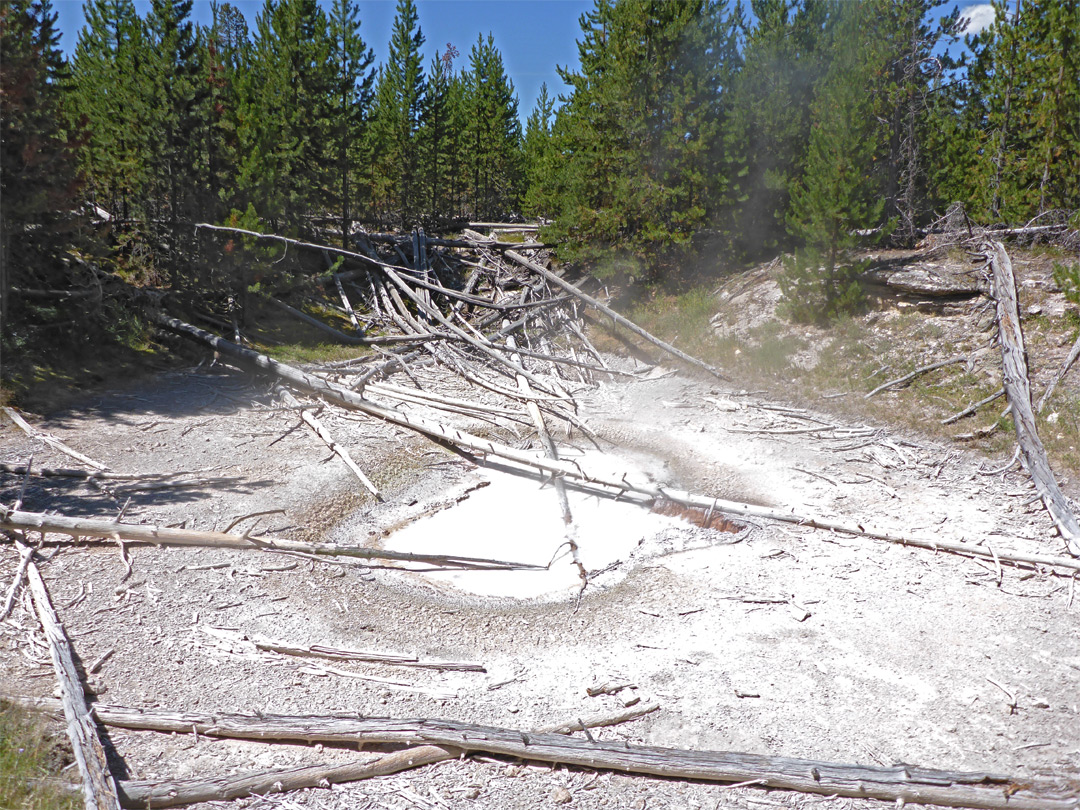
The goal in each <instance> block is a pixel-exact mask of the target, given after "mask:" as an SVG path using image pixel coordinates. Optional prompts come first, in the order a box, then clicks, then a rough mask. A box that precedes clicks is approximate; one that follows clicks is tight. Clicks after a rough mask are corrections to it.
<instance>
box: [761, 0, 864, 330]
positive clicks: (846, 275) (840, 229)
mask: <svg viewBox="0 0 1080 810" xmlns="http://www.w3.org/2000/svg"><path fill="white" fill-rule="evenodd" d="M839 16H840V22H839V29H838V32H837V39H836V47H835V53H834V55H833V58H832V60H831V64H830V66H829V70H828V73H827V74H826V75H825V77H824V78H823V80H822V82H821V85H820V87H819V88H818V90H817V93H816V95H815V98H814V102H813V105H812V107H811V121H812V124H811V131H810V143H809V146H808V149H807V157H806V163H805V166H804V171H803V174H802V177H801V179H800V180H799V182H798V183H796V184H794V185H793V187H792V193H791V211H790V214H789V215H788V222H789V225H790V227H791V230H792V231H793V233H794V234H795V235H796V236H798V237H801V239H802V240H803V241H804V243H805V244H806V246H807V247H806V249H805V250H803V251H800V252H799V253H798V254H797V255H796V257H795V258H794V259H793V260H789V261H788V263H787V264H786V267H785V272H784V274H783V275H782V276H781V278H780V287H781V290H782V292H783V294H784V297H785V298H786V299H787V305H788V310H789V312H790V313H791V314H792V315H793V316H795V318H796V319H798V320H818V319H826V318H831V317H835V316H837V315H839V314H842V313H844V312H850V311H851V310H853V309H854V308H855V306H857V305H858V303H859V301H860V300H861V297H862V293H861V288H860V286H859V282H858V278H857V276H858V273H859V272H860V271H861V269H862V267H861V266H860V265H858V264H851V263H850V262H848V261H847V258H848V257H847V255H846V253H847V252H848V250H849V249H850V248H851V247H853V246H854V244H855V239H856V237H855V236H854V232H855V230H856V229H859V228H865V227H866V226H867V225H874V224H877V223H878V221H879V219H880V217H881V212H882V208H883V205H884V200H883V199H882V198H881V195H880V193H879V191H878V189H877V187H876V184H875V183H874V181H873V178H872V176H871V167H872V164H873V158H874V153H875V151H876V148H875V147H876V144H875V137H874V120H875V119H874V118H873V116H871V115H870V112H871V109H872V107H871V105H872V101H873V99H872V96H870V95H869V94H867V92H866V88H867V87H868V86H872V82H873V80H874V78H875V76H877V75H880V60H879V58H878V55H877V54H876V53H875V51H876V49H877V43H876V42H875V41H874V39H873V38H872V37H867V36H866V32H867V26H868V25H870V24H872V22H873V18H874V16H875V10H874V9H873V8H872V6H871V5H870V4H855V3H852V4H849V5H846V6H842V7H841V9H840V14H839Z"/></svg>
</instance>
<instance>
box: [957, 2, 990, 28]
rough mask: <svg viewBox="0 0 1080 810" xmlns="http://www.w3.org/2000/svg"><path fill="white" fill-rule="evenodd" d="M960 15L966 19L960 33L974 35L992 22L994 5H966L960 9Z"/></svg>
mask: <svg viewBox="0 0 1080 810" xmlns="http://www.w3.org/2000/svg"><path fill="white" fill-rule="evenodd" d="M960 16H961V17H963V18H964V19H966V20H967V21H968V24H967V25H966V26H965V27H964V30H963V31H961V32H960V33H962V34H972V35H974V34H977V33H979V32H980V31H982V30H984V29H986V28H989V27H990V26H991V25H992V24H993V22H994V7H993V6H992V5H990V4H989V3H979V4H978V5H974V6H967V7H966V8H964V9H962V10H961V11H960Z"/></svg>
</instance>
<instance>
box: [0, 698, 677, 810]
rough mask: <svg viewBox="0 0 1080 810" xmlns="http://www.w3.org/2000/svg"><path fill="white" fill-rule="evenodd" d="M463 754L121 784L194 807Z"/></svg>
mask: <svg viewBox="0 0 1080 810" xmlns="http://www.w3.org/2000/svg"><path fill="white" fill-rule="evenodd" d="M3 699H4V700H7V701H8V702H11V703H15V704H16V705H21V706H24V707H25V708H29V709H33V710H38V711H47V712H53V713H55V712H56V711H58V710H59V705H58V701H54V700H50V699H48V698H43V699H37V700H35V699H25V698H12V697H5V698H3ZM659 708H660V707H659V705H657V704H655V703H651V704H648V705H644V706H635V707H634V708H632V709H628V710H626V711H622V712H619V713H617V714H614V715H594V716H592V717H587V718H585V719H584V720H573V721H570V722H567V723H560V724H558V725H555V726H547V727H545V728H541V729H538V731H540V732H546V733H550V734H572V733H573V732H575V731H581V730H584V729H586V728H601V727H605V726H615V725H619V724H621V723H627V722H629V721H631V720H636V719H638V718H639V717H644V716H645V715H647V714H651V713H653V712H655V711H657V710H659ZM98 709H99V712H98V714H97V716H98V720H99V722H102V723H104V724H105V725H108V724H109V721H108V720H107V719H102V717H103V716H106V717H107V716H108V714H109V712H110V708H109V707H105V706H102V707H98ZM461 755H462V751H461V750H460V749H458V748H452V747H445V746H434V745H422V746H415V747H411V748H406V749H404V750H401V751H395V752H393V753H391V754H387V755H385V756H382V757H379V758H378V759H377V760H374V761H365V762H350V763H347V764H345V765H338V766H322V765H315V766H308V767H301V768H290V769H288V770H281V771H269V772H261V773H248V774H241V775H239V776H227V777H220V778H217V779H185V780H179V781H173V782H160V781H155V782H147V781H144V782H125V783H122V784H121V786H120V789H121V795H122V798H123V802H124V806H125V807H132V808H145V807H176V806H179V805H182V804H195V803H197V802H205V801H223V800H228V799H238V798H244V797H247V796H252V795H264V794H270V793H285V792H288V791H291V790H300V789H303V788H310V787H321V786H325V785H327V784H340V783H342V782H357V781H360V780H362V779H370V778H372V777H376V776H388V775H389V774H392V773H398V772H400V771H403V770H409V769H412V768H419V767H423V766H424V765H432V764H434V763H437V762H444V761H446V760H448V759H456V758H457V757H459V756H461Z"/></svg>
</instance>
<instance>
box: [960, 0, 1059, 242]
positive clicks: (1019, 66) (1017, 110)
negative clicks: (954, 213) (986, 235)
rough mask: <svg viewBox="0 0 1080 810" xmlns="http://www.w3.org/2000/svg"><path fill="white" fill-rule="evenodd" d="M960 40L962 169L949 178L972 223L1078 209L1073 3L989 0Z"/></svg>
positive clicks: (1018, 219)
mask: <svg viewBox="0 0 1080 810" xmlns="http://www.w3.org/2000/svg"><path fill="white" fill-rule="evenodd" d="M994 8H995V20H994V23H993V24H992V25H991V26H990V27H989V28H987V29H985V30H984V31H982V32H981V33H979V34H978V35H976V36H974V37H969V38H968V40H967V44H968V47H969V49H970V50H971V52H972V54H973V56H972V61H971V65H970V67H969V69H968V74H967V81H966V86H965V88H964V91H963V102H964V103H963V106H962V109H961V115H962V126H963V129H962V136H963V137H964V140H965V142H966V143H967V145H968V152H969V154H970V155H971V156H972V157H971V159H970V162H971V170H970V171H969V172H967V173H966V175H960V174H959V173H955V174H954V175H953V176H952V177H951V178H950V179H951V180H952V183H951V184H950V186H949V188H950V190H951V192H952V194H953V195H954V196H955V197H956V198H957V199H960V200H962V201H963V202H965V203H966V204H967V206H968V210H969V211H971V212H972V214H973V216H974V217H975V218H976V219H977V220H988V221H992V222H1006V223H1023V222H1026V221H1027V220H1029V219H1030V218H1032V217H1034V216H1036V215H1038V214H1040V213H1042V212H1044V211H1047V210H1052V209H1066V210H1068V209H1076V208H1077V207H1080V181H1077V180H1076V177H1077V172H1078V171H1080V157H1077V155H1078V152H1080V150H1078V148H1077V147H1078V146H1080V123H1077V122H1078V120H1080V77H1078V67H1080V65H1078V59H1080V56H1078V54H1077V32H1078V31H1080V3H1078V2H1077V0H1045V2H1039V3H1034V2H1029V3H1026V4H1025V3H1023V2H1022V1H1021V0H995V3H994Z"/></svg>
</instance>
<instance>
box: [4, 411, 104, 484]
mask: <svg viewBox="0 0 1080 810" xmlns="http://www.w3.org/2000/svg"><path fill="white" fill-rule="evenodd" d="M3 411H4V413H6V414H7V415H8V418H9V419H11V421H12V422H14V423H15V425H16V426H17V427H18V428H19V429H20V430H22V431H23V433H25V434H26V435H27V436H29V437H30V438H32V439H37V440H39V441H43V442H45V444H47V445H49V446H50V447H52V448H54V449H56V450H59V451H60V452H61V453H64V454H66V455H69V456H71V457H72V458H73V459H75V460H76V461H81V462H82V463H83V464H86V465H87V466H88V467H93V468H94V469H95V470H107V469H108V467H107V466H106V465H104V464H101V463H100V462H97V461H94V460H93V459H92V458H90V457H88V456H84V455H83V454H82V453H80V452H79V451H78V450H72V449H71V448H70V447H68V446H67V445H66V444H64V443H63V442H62V441H60V440H59V439H58V438H56V437H55V436H50V435H49V434H48V433H44V432H42V431H40V430H37V429H36V428H34V427H32V426H31V425H30V423H29V422H27V421H26V420H25V419H23V418H22V416H21V415H20V414H19V412H18V411H16V410H15V409H14V408H11V407H8V406H7V405H5V406H4V408H3Z"/></svg>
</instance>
